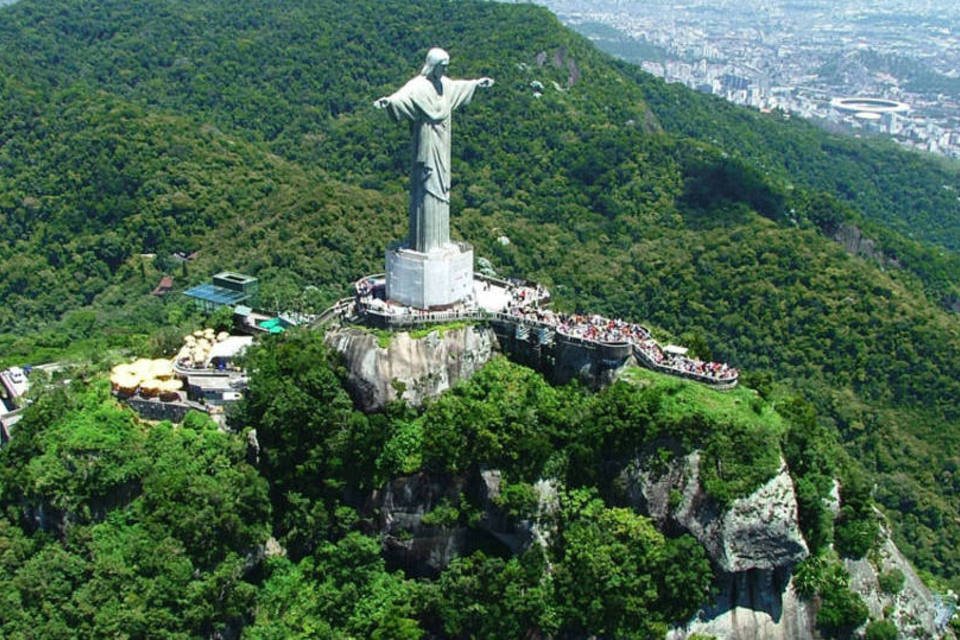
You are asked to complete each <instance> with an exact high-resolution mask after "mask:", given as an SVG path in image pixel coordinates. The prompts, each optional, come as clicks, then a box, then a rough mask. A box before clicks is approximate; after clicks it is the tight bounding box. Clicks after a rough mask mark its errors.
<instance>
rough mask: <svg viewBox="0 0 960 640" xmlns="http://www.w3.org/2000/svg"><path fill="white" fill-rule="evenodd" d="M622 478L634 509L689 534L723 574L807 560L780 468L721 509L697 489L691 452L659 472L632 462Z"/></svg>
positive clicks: (783, 470) (793, 502) (791, 496)
mask: <svg viewBox="0 0 960 640" xmlns="http://www.w3.org/2000/svg"><path fill="white" fill-rule="evenodd" d="M623 480H624V482H625V486H626V489H627V495H628V497H629V499H630V502H631V505H632V506H633V507H634V508H636V509H637V510H638V511H640V512H641V513H646V514H648V515H650V516H651V517H652V518H653V519H654V520H656V521H657V523H658V524H659V525H660V528H662V529H666V528H671V529H680V530H683V531H687V532H689V533H690V534H692V535H693V536H694V537H696V538H697V540H699V541H700V543H701V544H702V545H703V546H704V547H705V548H706V549H707V551H708V552H709V553H710V558H711V560H713V562H714V564H715V565H716V566H717V567H718V568H719V569H721V570H722V571H724V572H728V573H738V572H743V571H749V570H752V569H761V570H771V569H779V568H782V567H789V566H792V565H794V564H796V563H797V562H799V561H800V560H803V559H804V558H805V557H807V545H806V543H805V542H804V540H803V535H802V534H801V533H800V525H799V523H798V522H797V498H796V495H795V494H794V490H793V481H792V480H791V479H790V474H789V473H787V468H786V465H785V464H782V465H781V467H780V471H779V472H778V473H777V474H776V475H775V476H774V477H773V478H771V479H770V480H769V481H768V482H767V483H766V484H764V485H763V486H762V487H760V488H759V489H757V490H756V491H754V492H753V493H752V494H750V495H749V496H747V497H746V498H741V499H739V500H734V501H733V503H732V504H731V505H730V506H729V507H728V508H727V509H725V510H721V508H720V507H719V506H718V505H717V504H716V502H715V501H714V500H713V499H712V498H710V497H709V496H708V495H707V494H706V493H705V492H704V491H703V488H702V487H701V485H700V454H699V453H698V452H696V451H695V452H693V453H691V454H690V455H688V456H685V457H683V458H681V459H679V460H678V461H676V462H675V463H673V464H671V465H669V466H668V468H667V470H666V471H665V472H663V473H661V474H655V473H652V472H650V471H649V470H647V469H644V468H643V467H641V466H640V465H639V463H634V464H632V465H629V466H628V467H627V468H626V469H625V470H624V472H623ZM678 496H679V500H678Z"/></svg>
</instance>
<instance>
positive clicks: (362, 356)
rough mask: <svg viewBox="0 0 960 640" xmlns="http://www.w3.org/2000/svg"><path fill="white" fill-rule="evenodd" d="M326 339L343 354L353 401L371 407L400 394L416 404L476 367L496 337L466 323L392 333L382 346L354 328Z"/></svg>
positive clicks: (486, 356)
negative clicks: (420, 333) (416, 335)
mask: <svg viewBox="0 0 960 640" xmlns="http://www.w3.org/2000/svg"><path fill="white" fill-rule="evenodd" d="M326 341H327V344H328V345H330V346H331V347H332V348H334V349H335V350H336V351H338V352H339V353H341V354H343V357H344V360H345V363H346V366H347V369H348V372H349V373H348V378H347V383H348V385H349V387H350V390H351V393H352V394H353V396H354V400H355V401H356V402H357V404H358V406H359V407H360V408H361V409H363V410H364V411H377V410H380V409H382V408H383V407H384V406H386V404H387V403H388V402H390V401H392V400H396V399H398V398H402V399H403V400H405V401H406V402H407V403H408V404H410V405H412V406H420V405H421V404H423V401H424V400H425V399H426V398H431V397H434V396H437V395H439V394H440V393H443V392H444V391H446V390H447V389H449V388H450V387H452V386H453V385H455V384H456V383H457V382H459V381H460V380H465V379H467V378H469V377H470V376H472V375H473V374H474V373H475V372H476V371H477V370H479V369H480V368H481V367H482V366H483V365H484V364H485V363H486V362H487V361H488V360H489V359H490V357H491V356H492V354H493V350H494V346H495V342H496V337H495V336H494V334H493V332H492V331H491V330H489V329H486V328H483V327H477V326H468V327H464V328H461V329H453V330H448V331H445V332H443V334H442V335H441V333H440V331H433V332H432V333H429V334H428V335H427V336H426V337H424V338H420V339H413V338H411V337H410V334H409V333H397V334H394V335H393V336H392V338H391V340H390V345H389V346H388V347H387V348H385V349H384V348H381V347H380V346H379V345H378V344H377V337H376V336H375V335H373V334H371V333H368V332H366V331H363V330H360V329H355V328H343V329H337V330H334V331H330V332H328V333H327V336H326Z"/></svg>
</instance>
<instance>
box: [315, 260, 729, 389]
mask: <svg viewBox="0 0 960 640" xmlns="http://www.w3.org/2000/svg"><path fill="white" fill-rule="evenodd" d="M354 292H355V296H354V298H352V299H350V298H344V299H342V300H340V301H339V302H337V304H336V305H334V306H333V307H331V308H330V309H328V310H327V311H326V312H324V313H323V314H321V321H322V322H329V321H332V320H334V319H336V318H339V319H341V320H344V321H347V322H350V321H354V322H361V323H363V324H367V325H370V326H374V327H379V328H382V329H404V328H411V327H418V326H423V325H429V324H443V323H449V322H459V321H476V322H490V323H497V324H500V325H504V326H509V328H510V329H511V331H512V337H513V338H515V339H517V340H521V341H525V342H528V343H531V344H536V345H540V346H550V345H553V344H556V343H558V342H563V343H565V344H573V345H581V346H584V347H587V348H589V349H593V350H595V351H596V352H597V357H598V358H600V359H602V360H604V361H610V362H615V361H619V362H622V361H624V360H625V359H626V358H627V357H629V356H631V355H632V356H634V358H635V359H636V360H637V362H638V364H640V365H642V366H644V367H647V368H649V369H652V370H654V371H658V372H660V373H665V374H668V375H673V376H679V377H682V378H686V379H689V380H694V381H696V382H700V383H703V384H706V385H709V386H710V387H713V388H714V389H717V390H727V389H732V388H734V387H735V386H736V385H737V383H738V381H739V371H738V370H737V369H735V368H733V367H730V366H729V365H727V364H725V363H720V362H704V361H702V360H699V359H697V358H692V357H689V356H688V355H687V350H686V349H685V348H683V347H678V346H676V345H666V346H661V345H660V344H659V343H658V342H657V341H656V340H654V339H653V337H652V336H651V333H650V331H649V330H648V329H647V328H646V327H644V326H642V325H640V324H637V323H632V322H627V321H625V320H618V319H610V318H605V317H603V316H600V315H597V314H590V315H581V314H563V313H557V312H554V311H553V310H552V309H549V308H548V307H547V305H548V304H549V302H550V292H549V290H548V289H546V288H545V287H543V286H541V285H538V284H535V283H530V282H525V281H522V280H512V279H511V280H504V279H500V278H492V277H489V276H484V275H481V274H474V282H473V292H472V294H470V295H469V296H468V297H467V298H466V299H465V300H464V301H463V302H461V303H458V304H455V305H451V306H449V307H448V308H441V309H416V308H413V307H408V306H405V305H401V304H397V303H396V302H392V301H390V300H388V299H387V298H386V277H385V275H384V274H375V275H371V276H365V277H363V278H361V279H360V280H358V281H357V282H356V283H355V284H354Z"/></svg>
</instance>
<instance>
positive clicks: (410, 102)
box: [385, 76, 481, 253]
mask: <svg viewBox="0 0 960 640" xmlns="http://www.w3.org/2000/svg"><path fill="white" fill-rule="evenodd" d="M480 82H481V81H480V80H451V79H450V78H447V77H446V76H443V77H441V78H439V83H440V85H439V90H438V87H437V85H436V84H435V80H431V79H430V78H427V77H424V76H417V77H415V78H414V79H412V80H410V82H408V83H407V84H405V85H404V86H403V87H402V88H401V89H400V90H399V91H397V92H396V93H394V94H393V95H391V96H387V98H386V100H387V105H386V107H385V108H386V109H387V111H388V112H389V113H390V115H391V116H392V117H393V118H394V119H395V120H398V121H399V120H409V121H410V123H411V124H410V126H411V130H412V133H413V136H412V140H413V162H412V167H411V171H410V236H409V238H408V240H407V247H408V248H409V249H413V250H414V251H419V252H421V253H428V252H430V251H432V250H434V249H438V248H440V247H443V246H444V245H446V244H448V243H449V242H450V128H451V122H452V119H451V117H450V114H451V113H452V112H453V110H454V109H456V108H457V107H459V106H460V105H462V104H467V103H469V102H470V99H471V98H473V92H474V91H475V90H476V88H477V86H478V85H479V84H480Z"/></svg>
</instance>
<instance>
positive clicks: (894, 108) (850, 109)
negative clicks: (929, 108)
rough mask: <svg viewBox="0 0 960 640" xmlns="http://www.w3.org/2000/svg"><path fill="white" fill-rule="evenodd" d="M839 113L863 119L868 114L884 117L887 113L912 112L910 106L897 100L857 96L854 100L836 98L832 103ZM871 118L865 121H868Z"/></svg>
mask: <svg viewBox="0 0 960 640" xmlns="http://www.w3.org/2000/svg"><path fill="white" fill-rule="evenodd" d="M830 106H832V107H833V108H834V109H836V110H837V111H840V112H843V113H850V114H854V115H856V116H858V117H861V118H863V117H864V116H866V114H875V115H877V116H882V115H883V114H885V113H905V112H907V111H909V110H910V105H908V104H907V103H905V102H898V101H896V100H887V99H886V98H868V97H865V96H857V97H853V98H834V99H833V100H831V101H830ZM868 118H869V116H868V117H867V118H865V119H868Z"/></svg>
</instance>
